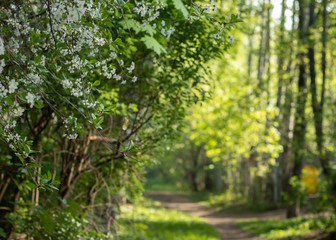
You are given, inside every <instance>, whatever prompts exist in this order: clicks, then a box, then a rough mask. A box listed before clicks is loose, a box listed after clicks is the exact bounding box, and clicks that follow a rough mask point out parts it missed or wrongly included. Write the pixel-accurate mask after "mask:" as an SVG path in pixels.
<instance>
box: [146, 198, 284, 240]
mask: <svg viewBox="0 0 336 240" xmlns="http://www.w3.org/2000/svg"><path fill="white" fill-rule="evenodd" d="M146 196H148V197H150V198H153V199H154V200H156V201H159V202H161V205H162V206H163V207H165V208H170V209H175V210H179V211H183V212H187V213H189V214H190V215H193V216H198V217H203V218H205V219H206V220H207V222H208V223H209V224H211V225H213V226H215V227H216V228H217V229H218V232H219V233H220V236H221V239H222V240H224V239H225V240H262V238H256V237H252V236H250V235H248V234H247V233H245V232H244V231H242V230H241V229H239V228H238V226H237V224H236V223H237V221H238V220H242V219H246V220H247V219H256V218H257V219H279V218H284V217H285V213H284V211H282V210H276V211H269V212H264V213H246V214H240V213H239V214H238V213H226V212H223V211H216V210H214V209H210V208H207V207H205V206H202V205H200V204H199V203H195V202H192V201H191V200H189V199H188V198H187V197H186V196H184V195H183V194H181V193H176V192H147V193H146Z"/></svg>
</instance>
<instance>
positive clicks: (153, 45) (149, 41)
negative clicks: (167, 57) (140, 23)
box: [141, 35, 167, 55]
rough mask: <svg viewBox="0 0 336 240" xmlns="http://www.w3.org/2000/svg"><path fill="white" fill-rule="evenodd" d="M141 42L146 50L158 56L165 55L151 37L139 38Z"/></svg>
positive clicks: (162, 48) (163, 50)
mask: <svg viewBox="0 0 336 240" xmlns="http://www.w3.org/2000/svg"><path fill="white" fill-rule="evenodd" d="M141 41H142V42H143V43H144V44H145V45H146V47H147V48H148V49H151V50H153V51H154V52H156V53H157V54H158V55H160V54H161V53H167V51H166V49H165V48H164V47H163V46H162V45H161V44H160V43H159V42H158V41H157V40H156V39H155V38H153V37H151V36H148V35H146V36H144V37H143V38H141Z"/></svg>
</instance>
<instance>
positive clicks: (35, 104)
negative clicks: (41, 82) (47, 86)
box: [34, 99, 44, 109]
mask: <svg viewBox="0 0 336 240" xmlns="http://www.w3.org/2000/svg"><path fill="white" fill-rule="evenodd" d="M34 107H36V108H38V109H41V108H43V107H44V104H43V103H42V102H41V101H40V100H36V99H35V102H34Z"/></svg>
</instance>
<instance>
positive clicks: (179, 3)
mask: <svg viewBox="0 0 336 240" xmlns="http://www.w3.org/2000/svg"><path fill="white" fill-rule="evenodd" d="M172 1H173V3H174V6H175V8H176V9H178V10H180V11H181V12H182V14H183V16H184V17H188V16H189V13H188V10H187V9H186V7H185V6H184V4H183V2H182V0H172Z"/></svg>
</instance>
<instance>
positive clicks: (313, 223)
mask: <svg viewBox="0 0 336 240" xmlns="http://www.w3.org/2000/svg"><path fill="white" fill-rule="evenodd" d="M238 225H239V227H240V228H241V229H243V230H244V231H247V232H249V233H251V234H254V235H257V236H262V237H264V238H266V239H274V240H276V239H281V240H285V239H286V240H296V239H321V238H318V236H321V235H323V233H326V232H333V231H335V230H336V217H335V216H332V217H323V218H315V219H314V218H309V219H302V218H294V219H283V220H254V221H240V222H239V223H238Z"/></svg>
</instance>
